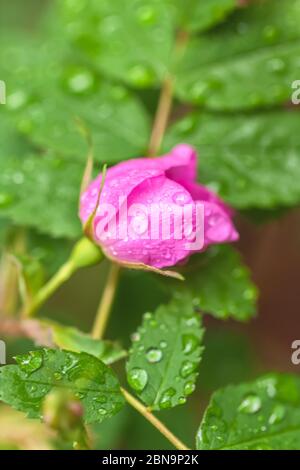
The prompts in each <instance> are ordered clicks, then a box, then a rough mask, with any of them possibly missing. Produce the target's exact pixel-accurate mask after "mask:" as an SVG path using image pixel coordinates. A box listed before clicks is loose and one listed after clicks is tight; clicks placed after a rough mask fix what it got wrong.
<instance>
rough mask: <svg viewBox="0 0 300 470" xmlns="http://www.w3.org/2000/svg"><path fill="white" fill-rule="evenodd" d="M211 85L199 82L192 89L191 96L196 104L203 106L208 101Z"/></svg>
mask: <svg viewBox="0 0 300 470" xmlns="http://www.w3.org/2000/svg"><path fill="white" fill-rule="evenodd" d="M209 88H210V87H209V83H208V82H203V81H199V82H196V83H195V84H194V85H193V86H192V88H191V92H190V93H191V96H192V99H193V101H194V102H196V103H198V104H203V103H204V102H205V100H206V97H207V94H208V91H209Z"/></svg>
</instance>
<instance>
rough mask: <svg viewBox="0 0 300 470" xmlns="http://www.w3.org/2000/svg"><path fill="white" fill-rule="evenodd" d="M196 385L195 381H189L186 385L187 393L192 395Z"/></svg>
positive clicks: (185, 390) (185, 391)
mask: <svg viewBox="0 0 300 470" xmlns="http://www.w3.org/2000/svg"><path fill="white" fill-rule="evenodd" d="M195 388H196V385H195V384H194V382H187V383H186V384H185V386H184V393H185V395H191V394H192V393H193V392H194V391H195Z"/></svg>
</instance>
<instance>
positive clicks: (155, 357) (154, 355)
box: [146, 348, 163, 364]
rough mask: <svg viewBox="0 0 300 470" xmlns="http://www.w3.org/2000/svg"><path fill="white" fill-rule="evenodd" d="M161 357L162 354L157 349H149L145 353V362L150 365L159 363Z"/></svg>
mask: <svg viewBox="0 0 300 470" xmlns="http://www.w3.org/2000/svg"><path fill="white" fill-rule="evenodd" d="M162 357H163V353H162V351H161V350H160V349H158V348H150V349H148V351H147V352H146V358H147V361H148V362H150V363H151V364H152V363H156V362H159V361H161V359H162Z"/></svg>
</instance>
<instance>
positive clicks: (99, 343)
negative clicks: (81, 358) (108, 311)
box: [43, 322, 127, 365]
mask: <svg viewBox="0 0 300 470" xmlns="http://www.w3.org/2000/svg"><path fill="white" fill-rule="evenodd" d="M43 324H45V325H47V326H50V328H51V332H52V340H53V342H54V343H55V344H56V345H57V346H59V347H60V348H62V349H67V350H68V351H73V352H86V353H88V354H90V355H91V356H95V357H97V359H101V361H102V362H104V364H108V365H109V364H112V363H113V362H116V361H119V360H120V359H122V358H124V357H126V355H127V353H126V351H125V350H124V349H122V348H121V346H120V345H119V344H118V343H117V342H113V341H104V340H95V339H93V338H91V337H90V336H89V335H87V334H85V333H82V332H81V331H79V330H77V329H76V328H72V327H66V326H62V325H59V324H58V323H54V322H43Z"/></svg>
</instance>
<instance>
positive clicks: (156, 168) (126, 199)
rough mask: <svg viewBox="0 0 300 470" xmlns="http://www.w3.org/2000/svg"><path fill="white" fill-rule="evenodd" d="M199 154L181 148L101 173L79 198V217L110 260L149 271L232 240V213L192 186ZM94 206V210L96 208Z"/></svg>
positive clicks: (201, 188)
mask: <svg viewBox="0 0 300 470" xmlns="http://www.w3.org/2000/svg"><path fill="white" fill-rule="evenodd" d="M196 157H197V155H196V151H195V150H194V148H193V147H191V146H189V145H186V144H180V145H177V146H176V147H175V148H174V149H173V150H172V151H171V152H170V153H169V154H167V155H164V156H162V157H158V158H152V159H150V158H139V159H135V160H129V161H125V162H122V163H119V164H118V165H115V166H113V167H111V168H109V169H108V170H107V174H106V176H105V180H104V185H103V187H102V192H101V194H100V197H99V191H100V189H101V181H102V175H101V174H100V175H99V176H98V177H97V178H96V179H95V180H94V181H93V182H92V183H91V184H90V185H89V186H88V188H87V190H86V191H85V192H84V193H83V194H82V195H81V200H80V218H81V221H82V223H83V224H86V223H87V222H88V221H90V218H91V216H93V220H92V226H91V228H92V237H93V239H94V241H95V243H96V244H98V245H100V246H101V248H102V250H103V252H104V253H105V254H106V256H108V257H109V258H112V259H113V260H115V261H116V262H119V263H121V264H124V263H130V264H136V265H137V264H143V265H147V266H151V267H153V268H163V267H166V266H174V265H175V264H177V263H179V262H184V261H185V260H186V259H187V258H188V257H189V256H190V255H191V254H193V253H195V252H200V251H203V250H205V249H206V248H207V247H208V246H209V245H213V244H216V243H229V242H233V241H236V240H237V239H238V238H239V235H238V233H237V231H236V229H235V227H234V225H233V222H232V216H233V211H232V210H231V209H230V208H229V207H228V206H227V205H226V204H225V203H224V202H223V201H222V200H221V199H220V198H219V197H218V196H217V195H216V194H214V193H213V192H212V191H211V190H209V189H207V188H206V187H205V186H202V185H200V184H198V183H197V182H196V170H197V169H196V166H197V158H196ZM97 204H98V207H97V208H96V205H97Z"/></svg>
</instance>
